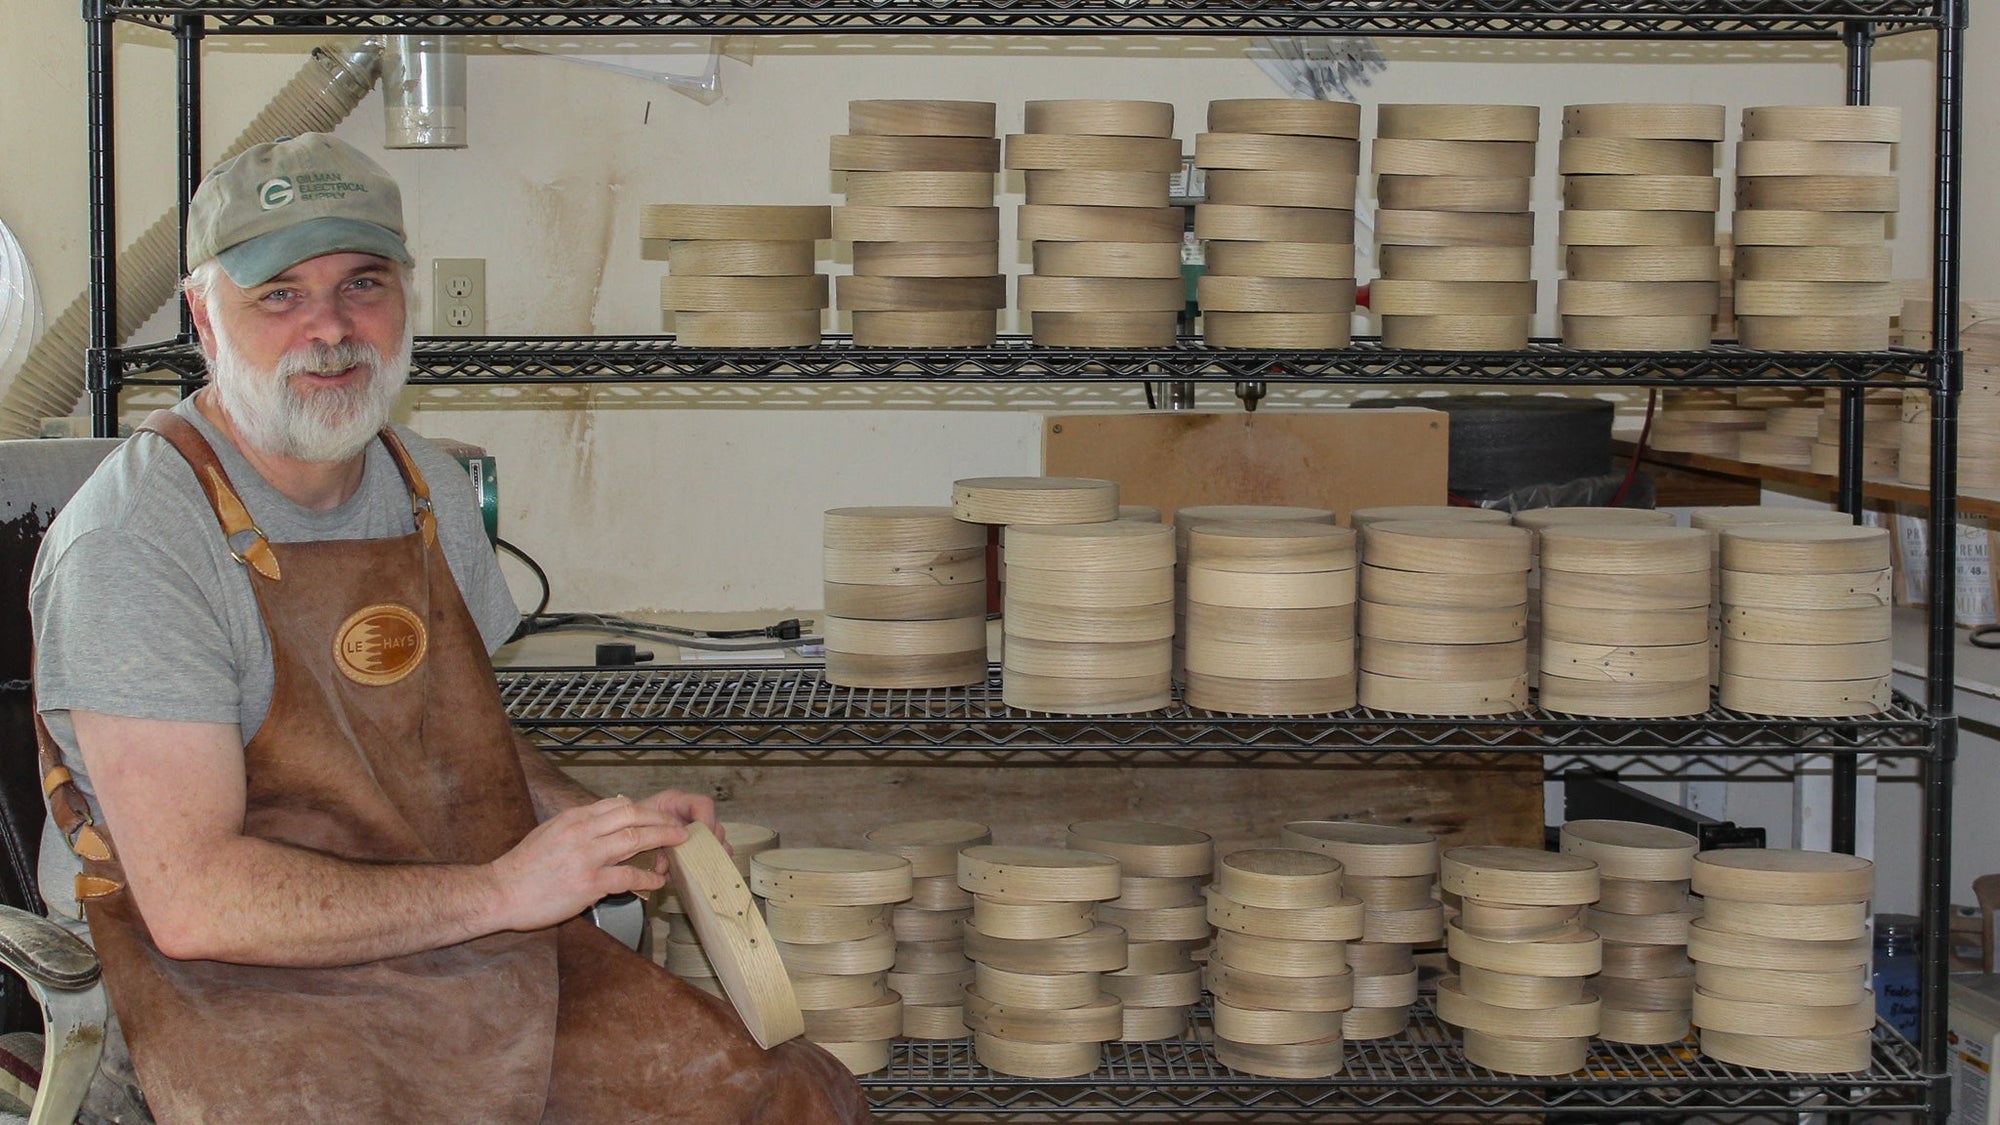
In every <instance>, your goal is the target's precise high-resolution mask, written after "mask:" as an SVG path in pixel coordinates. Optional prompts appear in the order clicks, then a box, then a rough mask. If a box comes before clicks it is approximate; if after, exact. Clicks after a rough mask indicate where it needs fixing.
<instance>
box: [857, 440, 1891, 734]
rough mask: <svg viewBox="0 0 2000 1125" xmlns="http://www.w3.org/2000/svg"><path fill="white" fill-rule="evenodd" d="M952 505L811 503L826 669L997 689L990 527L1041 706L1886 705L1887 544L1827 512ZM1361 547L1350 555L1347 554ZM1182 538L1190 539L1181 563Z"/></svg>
mask: <svg viewBox="0 0 2000 1125" xmlns="http://www.w3.org/2000/svg"><path fill="white" fill-rule="evenodd" d="M953 498H954V505H953V507H952V508H949V509H947V508H944V507H936V508H922V507H905V508H836V509H833V510H831V511H829V512H827V513H826V564H825V565H826V570H825V577H826V605H827V614H828V616H827V618H826V620H825V623H824V630H825V634H826V645H827V678H828V680H829V681H830V682H832V683H834V684H837V685H840V686H843V687H863V688H866V687H878V688H928V687H953V686H966V685H971V684H976V683H981V682H983V681H984V679H985V677H986V674H987V647H986V646H987V639H986V632H987V623H986V619H985V605H986V595H985V585H984V583H985V578H986V567H987V563H986V542H987V540H988V538H989V533H988V528H989V527H995V528H998V529H1000V531H1001V533H1002V535H1003V536H1004V538H1003V539H1002V542H1004V543H1005V545H1006V547H1005V549H1006V556H1005V557H1007V558H1008V559H1010V562H1009V564H1008V566H1007V570H1006V575H1005V579H1004V581H1003V582H1002V583H1001V588H1002V606H1003V612H1002V614H1001V633H1002V638H1001V696H1002V699H1003V701H1004V702H1006V703H1007V704H1008V705H1010V706H1014V707H1019V708H1022V709H1024V710H1029V711H1040V712H1050V713H1056V714H1129V713H1138V712H1145V711H1154V710H1159V709H1162V708H1165V707H1167V706H1169V705H1170V704H1171V703H1172V684H1173V681H1174V680H1175V679H1176V678H1178V679H1179V680H1180V681H1181V682H1182V683H1183V684H1184V685H1185V697H1184V698H1185V700H1186V702H1187V704H1188V705H1189V706H1191V707H1197V708H1201V709H1204V710H1210V711H1221V712H1227V713H1234V714H1252V715H1299V714H1325V713H1329V712H1336V711H1343V710H1346V709H1347V708H1349V707H1352V706H1354V705H1355V704H1356V703H1357V702H1358V703H1359V704H1360V705H1361V706H1363V707H1370V708H1375V709H1378V710H1382V711H1391V712H1398V713H1404V714H1415V715H1490V714H1505V713H1511V712H1517V711H1521V710H1524V709H1525V708H1527V707H1528V705H1529V701H1530V688H1529V684H1530V681H1531V679H1532V680H1534V681H1535V682H1536V683H1537V684H1538V689H1537V692H1538V697H1539V698H1538V702H1539V704H1540V706H1541V707H1543V708H1545V709H1547V710H1550V711H1556V712H1560V713H1564V714H1571V715H1586V716H1596V717H1603V718H1664V717H1671V716H1676V715H1696V714H1700V713H1702V712H1704V711H1706V710H1707V709H1708V706H1709V689H1710V688H1711V686H1716V687H1719V688H1720V689H1721V703H1722V705H1723V706H1724V707H1727V708H1730V709H1733V710H1738V711H1746V712H1750V713H1753V714H1762V715H1793V716H1814V717H1839V716H1849V715H1862V714H1871V713H1874V712H1879V711H1881V710H1884V709H1885V708H1887V707H1888V705H1889V676H1890V663H1891V655H1890V646H1889V613H1890V606H1891V601H1892V599H1891V592H1890V586H1891V582H1890V576H1891V570H1890V551H1891V543H1890V539H1889V533H1888V531H1887V530H1885V529H1882V528H1869V527H1855V526H1853V525H1851V524H1849V523H1847V522H1846V517H1844V516H1842V515H1840V514H1839V513H1831V512H1823V511H1822V512H1813V511H1792V510H1786V509H1774V508H1709V509H1697V510H1696V511H1695V512H1694V513H1693V514H1692V516H1691V523H1692V526H1691V527H1687V528H1680V527H1674V526H1671V525H1670V523H1669V521H1668V519H1667V517H1666V516H1665V515H1664V514H1663V513H1656V512H1639V511H1634V510H1630V509H1620V508H1552V509H1541V510H1536V511H1529V512H1523V513H1520V515H1519V517H1518V526H1513V525H1510V521H1509V518H1508V517H1507V515H1506V514H1505V513H1501V512H1495V511H1489V510H1485V509H1477V508H1448V507H1438V508H1422V507H1416V508H1411V507H1403V508H1384V509H1362V510H1360V511H1357V512H1355V513H1353V515H1352V517H1351V522H1352V523H1353V524H1354V526H1355V527H1356V528H1358V529H1359V530H1360V534H1359V535H1358V536H1356V534H1355V533H1354V532H1353V531H1350V530H1348V529H1344V528H1340V527H1337V526H1333V520H1334V518H1335V517H1334V513H1332V512H1330V511H1328V510H1326V509H1323V508H1304V507H1283V506H1259V505H1225V506H1215V507H1195V508H1188V509H1183V510H1182V511H1180V512H1177V513H1175V519H1174V524H1173V526H1171V527H1168V526H1164V525H1162V524H1160V523H1157V522H1152V520H1153V518H1154V517H1156V515H1157V513H1154V512H1152V511H1151V510H1150V509H1149V510H1148V511H1147V513H1146V516H1147V518H1143V519H1132V518H1124V519H1121V518H1118V517H1119V515H1120V506H1119V503H1118V490H1117V486H1116V485H1115V484H1114V483H1112V482H1110V481H1091V480H1078V479H1070V478H1048V477H996V478H972V479H968V480H963V481H959V482H958V483H957V484H956V485H955V486H954V489H953ZM1357 540H1358V547H1357ZM1176 544H1178V550H1177V549H1176Z"/></svg>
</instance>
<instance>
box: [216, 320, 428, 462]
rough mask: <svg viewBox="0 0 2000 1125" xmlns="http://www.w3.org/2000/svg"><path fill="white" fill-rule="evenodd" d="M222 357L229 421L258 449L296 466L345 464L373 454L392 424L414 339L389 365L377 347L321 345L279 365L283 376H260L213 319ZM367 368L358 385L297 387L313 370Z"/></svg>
mask: <svg viewBox="0 0 2000 1125" xmlns="http://www.w3.org/2000/svg"><path fill="white" fill-rule="evenodd" d="M209 329H210V335H211V336H213V337H214V343H215V355H214V357H213V358H211V359H210V360H209V363H208V374H209V381H210V382H212V383H213V384H214V385H215V390H216V394H217V395H218V396H219V397H220V398H221V400H222V407H223V410H224V411H225V412H227V413H228V415H229V419H230V421H232V422H234V423H235V424H236V428H237V429H238V430H239V431H240V432H241V433H242V434H243V437H244V440H246V441H248V442H249V443H250V444H251V445H254V446H256V447H257V448H258V449H259V450H261V451H263V452H265V453H268V454H273V455H276V456H279V457H288V458H291V459H292V460H295V461H345V460H347V459H348V458H350V457H353V456H354V455H355V454H357V453H360V452H361V451H362V449H364V448H366V446H367V445H368V442H369V441H370V440H371V439H373V438H374V436H375V435H376V434H377V433H378V432H380V430H381V429H382V427H383V426H384V425H386V424H388V421H389V412H390V411H391V410H392V409H394V407H395V405H396V396H397V395H399V394H400V393H402V390H403V384H404V383H405V382H406V381H407V380H408V379H409V375H410V345H411V337H410V334H409V333H407V332H406V333H404V335H403V340H402V346H401V348H400V349H399V350H398V351H397V352H396V354H395V355H392V356H389V357H388V358H386V359H384V358H383V356H382V353H381V352H380V351H378V350H377V349H376V348H375V347H374V346H372V345H369V344H360V343H355V342H353V341H347V342H343V343H339V344H324V343H314V344H310V345H307V346H304V347H300V348H296V349H294V350H292V351H290V352H287V353H285V355H283V356H281V357H280V358H279V359H278V362H277V364H276V370H275V371H271V370H260V369H258V368H257V367H256V365H255V364H254V363H252V362H251V361H250V360H249V359H247V358H246V357H244V355H243V354H242V352H240V351H238V350H237V349H236V347H235V346H234V342H233V341H232V340H230V339H229V336H228V333H227V332H226V331H225V330H224V329H223V327H222V321H221V319H220V318H219V317H215V316H210V318H209ZM349 367H360V368H363V369H365V370H366V371H368V372H369V377H368V379H367V380H366V381H365V382H363V383H360V384H358V385H355V386H347V387H319V388H315V389H312V390H310V391H306V390H301V389H298V388H295V387H294V386H293V383H292V380H293V378H294V377H295V376H296V377H298V378H301V379H311V378H313V376H311V375H309V374H307V372H312V371H342V370H345V369H347V368H349Z"/></svg>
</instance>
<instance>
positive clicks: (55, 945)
mask: <svg viewBox="0 0 2000 1125" xmlns="http://www.w3.org/2000/svg"><path fill="white" fill-rule="evenodd" d="M0 963H4V964H5V965H6V966H7V967H8V968H10V969H12V970H13V971H14V972H16V973H18V974H19V975H20V977H21V979H22V980H23V981H25V982H27V985H28V991H29V992H31V993H33V994H34V997H35V1000H36V1001H37V1002H38V1003H39V1004H41V1007H42V1027H43V1032H42V1039H43V1045H42V1079H41V1084H40V1086H39V1087H38V1089H37V1091H36V1096H35V1107H34V1112H33V1113H32V1114H30V1115H29V1117H28V1125H58V1123H60V1125H68V1123H70V1122H73V1121H75V1120H76V1115H77V1110H78V1109H79V1108H80V1107H81V1106H82V1105H83V1099H84V1095H85V1094H87V1093H88V1092H89V1091H90V1080H91V1078H93V1077H94V1076H95V1075H96V1074H97V1059H98V1056H99V1055H101V1054H103V1052H104V1022H105V1013H106V1004H105V999H104V983H103V981H102V980H101V979H100V977H101V974H100V971H99V969H98V964H97V952H96V951H95V950H93V949H91V948H90V946H88V945H85V944H84V943H83V942H82V941H81V940H79V939H78V938H77V937H76V936H75V935H74V934H71V933H70V932H69V931H68V930H65V929H63V928H62V927H61V926H58V925H56V924H55V923H54V922H51V921H49V920H48V919H47V918H44V917H42V916H41V915H39V914H30V913H29V912H27V911H25V910H17V909H15V908H14V907H11V906H0Z"/></svg>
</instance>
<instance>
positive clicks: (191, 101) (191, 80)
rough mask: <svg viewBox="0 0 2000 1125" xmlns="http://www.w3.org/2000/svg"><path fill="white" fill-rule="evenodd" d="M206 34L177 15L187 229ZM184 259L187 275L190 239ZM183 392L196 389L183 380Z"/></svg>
mask: <svg viewBox="0 0 2000 1125" xmlns="http://www.w3.org/2000/svg"><path fill="white" fill-rule="evenodd" d="M202 34H203V27H202V18H201V17H200V16H176V17H174V63H175V67H176V71H175V78H176V80H177V81H176V84H175V85H176V89H175V95H176V98H177V105H176V110H177V111H178V114H179V121H178V125H179V129H180V194H179V196H178V205H179V208H180V228H179V229H180V230H182V231H186V230H187V212H188V200H190V199H193V198H194V189H195V188H196V187H198V186H200V184H201V173H202V168H201V40H202ZM175 250H176V251H177V254H176V256H177V257H178V258H179V259H180V263H181V268H180V272H179V273H178V274H176V275H175V276H177V277H186V276H187V268H188V265H189V264H190V263H189V262H188V261H187V240H186V239H185V238H183V239H181V244H180V246H178V247H175ZM174 303H175V304H176V305H179V306H180V324H181V339H182V340H183V341H191V340H193V339H194V315H193V313H191V312H190V311H189V310H188V304H187V302H186V301H175V302H174ZM181 393H182V394H183V395H187V394H190V393H192V392H191V391H190V390H189V388H188V387H187V385H186V384H182V387H181Z"/></svg>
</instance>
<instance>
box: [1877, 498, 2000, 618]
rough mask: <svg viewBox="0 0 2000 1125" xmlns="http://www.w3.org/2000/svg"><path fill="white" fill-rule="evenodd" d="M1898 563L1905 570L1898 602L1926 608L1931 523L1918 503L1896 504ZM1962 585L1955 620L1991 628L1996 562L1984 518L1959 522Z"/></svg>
mask: <svg viewBox="0 0 2000 1125" xmlns="http://www.w3.org/2000/svg"><path fill="white" fill-rule="evenodd" d="M1896 547H1897V555H1898V557H1897V560H1896V561H1897V563H1898V564H1899V565H1900V566H1901V568H1902V582H1903V585H1902V589H1901V590H1900V591H1899V594H1900V596H1899V597H1898V598H1897V601H1898V602H1899V603H1901V604H1905V605H1922V604H1924V600H1925V591H1926V590H1928V589H1929V588H1930V521H1929V519H1928V518H1926V516H1924V515H1923V514H1922V512H1921V509H1919V508H1918V507H1917V506H1916V505H1914V504H1898V505H1896ZM1956 554H1957V559H1958V563H1957V575H1958V584H1957V590H1956V597H1955V599H1954V605H1953V614H1952V616H1953V620H1954V621H1956V622H1957V623H1958V624H1959V625H1960V626H1963V627H1968V628H1969V627H1971V626H1974V625H1991V624H1993V623H1994V622H1995V621H1996V620H2000V616H1996V613H1995V606H1994V596H1993V563H1992V551H1991V546H1990V544H1989V543H1988V539H1987V530H1986V521H1985V519H1983V518H1971V519H1962V520H1960V521H1958V542H1957V551H1956Z"/></svg>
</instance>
